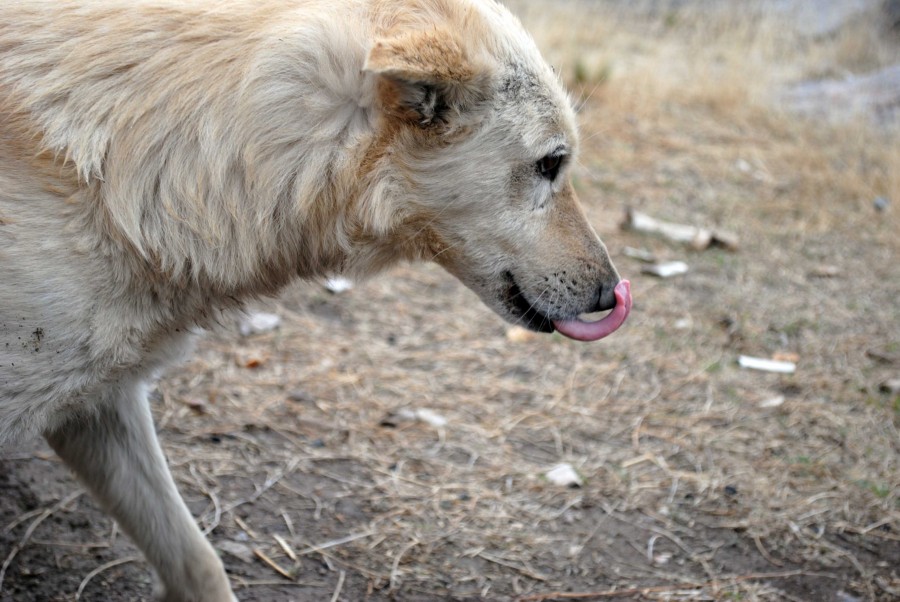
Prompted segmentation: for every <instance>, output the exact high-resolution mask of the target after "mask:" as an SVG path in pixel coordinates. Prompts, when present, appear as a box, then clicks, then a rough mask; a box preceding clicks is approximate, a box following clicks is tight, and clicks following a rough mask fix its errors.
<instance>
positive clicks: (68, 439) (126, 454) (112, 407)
mask: <svg viewBox="0 0 900 602" xmlns="http://www.w3.org/2000/svg"><path fill="white" fill-rule="evenodd" d="M105 397H107V398H106V399H101V400H98V401H99V402H100V403H99V404H98V405H99V410H97V411H96V412H95V413H91V414H89V415H88V417H87V419H85V417H84V416H79V417H78V418H77V419H74V420H72V421H71V422H70V423H69V424H68V425H66V426H65V427H64V428H62V429H60V430H58V431H56V432H54V433H50V434H48V435H47V440H48V441H49V442H50V445H51V446H53V448H54V449H55V450H56V453H58V454H59V455H60V457H61V458H62V459H63V460H65V462H66V463H67V464H68V465H69V466H70V467H71V468H72V469H73V470H74V471H75V472H76V473H77V474H78V476H79V478H80V479H81V480H82V481H83V482H84V483H85V484H86V485H87V487H88V488H89V489H90V490H91V492H92V493H93V494H94V495H95V496H97V498H98V499H99V500H100V502H101V503H102V504H103V506H104V507H105V509H106V510H107V511H108V512H109V513H110V514H112V516H113V517H114V518H115V519H116V520H117V521H118V522H119V524H120V525H121V526H122V529H123V530H124V531H125V532H126V533H128V535H129V536H130V537H131V538H132V539H133V540H134V542H135V543H136V544H137V546H138V547H139V548H140V549H141V551H142V552H143V553H144V555H145V556H146V557H147V560H148V561H149V562H150V564H152V565H153V567H154V568H155V569H156V572H157V574H158V575H159V578H160V581H161V582H162V587H163V591H162V596H161V599H162V600H164V601H165V602H227V601H229V600H234V597H233V595H232V594H231V588H230V586H229V584H228V577H227V576H226V575H225V570H224V568H223V567H222V562H221V561H220V560H219V558H218V556H217V555H216V553H215V551H214V550H213V548H212V546H211V545H210V544H209V542H208V541H206V539H205V538H204V537H203V534H202V533H201V532H200V530H199V528H198V527H197V524H196V523H195V522H194V519H193V518H192V517H191V514H190V512H189V511H188V509H187V507H186V506H185V504H184V502H183V501H182V499H181V496H180V495H179V494H178V491H177V489H176V487H175V482H174V481H173V479H172V475H171V474H170V472H169V469H168V466H167V465H166V461H165V457H164V456H163V453H162V450H161V449H160V447H159V442H158V441H157V439H156V433H155V431H154V428H153V420H152V417H151V415H150V408H149V405H148V403H147V395H146V390H145V387H144V385H143V383H131V384H129V385H118V386H115V387H110V388H109V389H108V390H107V392H106V394H105Z"/></svg>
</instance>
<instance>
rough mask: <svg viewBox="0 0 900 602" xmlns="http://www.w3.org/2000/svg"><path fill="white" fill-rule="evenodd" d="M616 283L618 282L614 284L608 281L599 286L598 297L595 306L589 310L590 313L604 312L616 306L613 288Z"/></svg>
mask: <svg viewBox="0 0 900 602" xmlns="http://www.w3.org/2000/svg"><path fill="white" fill-rule="evenodd" d="M618 283H619V282H618V280H616V281H615V282H612V281H610V282H603V283H601V284H600V295H599V296H598V298H597V305H595V306H594V308H593V309H591V312H595V311H606V310H608V309H612V308H614V307H615V306H616V293H615V288H616V285H617V284H618Z"/></svg>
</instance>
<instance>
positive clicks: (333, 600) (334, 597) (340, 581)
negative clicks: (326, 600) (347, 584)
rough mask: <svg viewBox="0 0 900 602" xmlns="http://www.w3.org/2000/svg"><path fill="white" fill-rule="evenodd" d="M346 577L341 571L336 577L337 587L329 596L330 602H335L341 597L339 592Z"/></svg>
mask: <svg viewBox="0 0 900 602" xmlns="http://www.w3.org/2000/svg"><path fill="white" fill-rule="evenodd" d="M346 576H347V573H346V572H344V571H341V574H340V575H339V576H338V582H337V585H336V586H335V588H334V593H333V594H332V595H331V602H337V601H338V596H340V595H341V590H342V589H343V588H344V578H345V577H346Z"/></svg>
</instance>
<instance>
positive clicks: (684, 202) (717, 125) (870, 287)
mask: <svg viewBox="0 0 900 602" xmlns="http://www.w3.org/2000/svg"><path fill="white" fill-rule="evenodd" d="M514 6H515V7H516V8H517V9H518V10H519V11H520V12H521V14H522V15H523V19H524V21H525V22H526V24H527V25H528V26H529V28H530V29H532V30H533V31H535V32H536V34H537V37H538V39H539V42H540V43H541V45H542V46H544V47H545V48H546V49H547V53H548V54H549V55H550V56H551V57H552V59H553V60H554V61H555V62H556V64H558V65H560V70H561V73H562V74H563V76H564V77H565V78H566V79H567V80H569V81H570V83H571V84H572V87H573V89H574V93H575V94H576V95H577V96H578V97H580V98H581V99H582V103H583V106H582V108H581V112H580V114H581V117H582V121H583V143H582V147H583V148H582V156H581V166H580V168H579V169H578V170H577V173H576V179H577V187H578V189H579V192H580V194H581V197H582V200H583V201H584V203H585V206H586V208H587V211H588V213H589V215H590V217H591V219H592V221H593V222H594V223H595V225H596V227H597V229H598V231H599V232H600V233H601V235H602V236H603V237H604V239H605V240H606V242H607V243H608V244H609V246H610V248H611V250H612V253H613V255H614V259H615V261H616V263H617V265H618V267H619V269H620V271H621V272H622V273H623V274H624V275H627V276H629V277H631V279H632V280H633V282H634V286H635V296H636V299H637V304H636V306H635V311H634V313H633V315H632V318H631V319H630V321H629V324H628V325H627V326H626V328H624V329H623V330H622V331H621V332H619V333H617V334H616V336H614V337H611V338H610V339H608V340H605V341H604V342H603V343H600V344H596V345H579V344H575V343H572V342H570V341H566V340H564V339H562V338H561V337H559V336H522V335H521V333H517V332H515V331H512V332H510V331H508V330H507V328H506V326H505V325H503V324H501V323H500V322H499V320H498V319H497V318H496V317H495V316H493V315H491V314H490V313H489V312H488V310H487V309H485V308H483V307H482V306H481V305H480V304H479V303H478V302H477V300H476V299H475V297H474V295H472V294H471V293H469V292H468V291H466V290H464V289H463V288H462V287H461V286H460V285H459V284H457V283H456V282H455V281H453V280H452V279H451V278H450V277H449V276H447V275H446V274H443V273H442V272H440V271H439V270H437V269H436V268H433V267H427V266H416V267H405V268H401V269H398V270H396V271H394V272H392V273H391V274H389V275H387V276H385V277H383V278H379V279H376V280H373V281H372V282H369V283H365V284H362V285H360V286H358V287H357V288H356V289H355V290H353V291H352V292H351V293H349V294H347V295H343V296H332V295H329V294H328V293H325V292H324V291H323V290H322V289H321V288H320V287H318V286H317V285H315V284H304V285H301V286H299V287H297V288H295V289H293V290H291V291H288V292H287V293H286V294H285V295H284V296H283V297H282V298H281V299H280V300H279V301H277V302H272V303H269V304H267V307H268V308H269V309H274V310H276V311H278V313H280V314H281V315H282V316H283V317H284V324H283V326H282V328H281V329H280V330H279V331H276V332H273V333H270V334H265V335H256V336H253V337H248V338H239V337H238V336H237V335H235V334H234V333H233V329H231V328H230V327H229V325H226V327H225V328H223V329H222V331H221V332H219V333H215V334H213V335H211V336H209V337H208V338H207V339H205V341H204V342H203V343H202V344H201V346H200V348H199V350H198V353H197V355H196V356H195V358H194V359H193V360H191V361H190V362H189V363H188V364H187V365H185V366H184V367H183V368H181V369H180V370H178V371H177V372H175V373H174V374H172V375H171V376H170V377H169V378H167V379H166V380H164V381H163V382H162V383H161V384H160V386H159V389H158V394H157V402H158V403H157V408H156V409H157V412H156V416H157V419H158V423H159V428H160V432H161V436H162V438H163V441H164V443H165V446H166V449H167V453H168V455H169V457H170V459H171V462H172V464H173V466H174V470H175V473H176V476H177V478H178V479H179V481H180V484H181V487H182V488H183V490H184V491H185V492H186V494H187V497H188V499H189V503H190V505H191V506H192V509H193V510H194V511H195V514H196V515H197V516H199V517H200V521H201V524H202V526H203V527H204V528H205V529H207V530H208V531H210V533H211V537H212V539H213V540H214V542H215V543H216V545H218V546H220V547H221V548H223V549H227V550H230V551H229V552H228V553H226V554H225V559H226V562H227V564H228V568H229V570H230V572H231V574H232V575H233V576H234V579H235V583H236V587H237V588H238V590H237V591H238V595H239V596H240V597H241V599H242V600H266V601H276V600H277V601H280V600H329V599H331V600H338V599H341V600H350V601H355V600H363V599H367V598H368V599H373V600H382V599H396V600H404V601H409V600H437V599H487V600H509V599H520V600H544V599H546V600H550V599H560V600H562V599H594V600H597V599H610V598H619V599H647V600H734V599H742V600H839V599H840V600H854V599H865V600H889V599H896V597H897V596H900V574H898V571H897V566H900V479H898V475H900V460H898V458H900V434H898V424H900V399H898V398H897V397H896V396H891V395H889V394H886V393H883V392H881V391H880V390H879V384H880V383H881V382H883V381H885V380H886V379H888V378H891V377H897V375H898V371H900V328H898V327H900V306H898V304H897V298H898V295H900V264H898V257H900V237H898V236H897V232H898V227H900V148H898V145H897V144H896V137H895V136H894V135H893V134H890V133H887V132H885V131H883V130H878V129H876V128H873V127H871V126H870V125H869V124H868V123H853V124H844V125H823V124H817V123H811V122H805V121H802V120H799V119H796V118H794V117H791V116H790V115H785V114H781V113H779V112H777V111H774V110H772V109H771V101H772V98H773V90H775V89H777V87H778V86H779V85H780V84H781V83H783V82H786V81H793V80H797V79H801V78H803V77H807V76H816V75H824V74H832V73H839V72H842V71H843V70H847V69H854V70H855V69H867V68H869V67H872V66H879V65H882V64H885V63H887V62H889V61H891V60H894V58H896V56H897V54H896V52H897V50H896V47H895V46H892V45H891V44H890V43H889V42H888V41H887V40H886V39H884V38H883V37H880V36H878V35H876V34H874V33H869V32H868V30H865V31H862V30H860V29H856V28H853V29H850V30H848V31H847V32H845V33H843V34H841V35H840V36H838V38H837V39H831V40H823V41H818V42H811V41H808V40H807V41H803V40H802V39H800V38H798V37H797V36H796V35H794V34H792V33H791V32H789V31H786V30H784V29H782V28H779V27H775V26H774V25H773V24H772V22H771V21H768V20H766V19H763V18H761V17H759V16H752V15H751V16H752V17H753V18H744V17H745V16H746V15H734V14H724V13H723V14H720V15H718V17H716V15H713V18H710V16H709V15H706V17H705V18H703V19H701V18H700V17H699V16H697V15H696V14H692V13H690V12H689V11H682V12H679V13H676V14H667V13H664V14H661V15H657V16H652V17H648V16H647V14H646V13H641V12H640V11H636V12H635V11H629V12H626V11H610V12H602V11H603V7H604V6H606V7H607V8H608V6H607V5H605V4H604V3H600V2H572V3H554V4H553V7H552V10H551V9H550V8H548V5H547V4H546V3H537V2H525V1H522V2H516V3H514ZM573 24H575V25H574V26H573ZM875 196H884V197H887V198H890V199H892V201H893V205H892V206H891V207H890V208H889V209H888V211H886V212H884V213H876V212H875V211H874V209H873V208H872V200H873V198H874V197H875ZM626 206H633V207H638V208H641V209H642V210H645V211H648V212H650V213H652V214H655V215H658V216H660V217H663V218H667V219H672V220H676V221H684V222H690V223H707V224H710V223H711V224H718V225H721V226H723V227H725V228H727V229H731V230H734V231H737V232H739V234H740V235H741V250H740V251H739V252H738V253H728V252H725V251H722V250H710V251H705V252H690V251H687V250H685V249H683V248H681V247H678V246H673V245H671V244H669V243H666V242H663V241H661V240H657V239H649V238H646V237H643V236H641V235H639V234H636V233H633V232H623V231H620V230H619V228H618V224H619V221H620V219H621V217H622V214H623V211H624V208H625V207H626ZM625 246H633V247H645V248H648V249H650V250H652V251H654V252H655V253H656V254H657V255H658V256H660V257H663V258H672V259H675V258H678V259H684V260H686V261H687V262H688V263H690V265H691V272H689V274H688V275H686V276H684V277H682V278H681V279H678V280H672V281H668V280H666V281H660V280H653V279H651V278H650V277H647V276H643V275H641V274H640V273H639V268H640V266H639V264H638V263H636V262H635V261H634V260H631V259H628V258H627V257H625V256H624V255H623V254H622V252H621V249H622V248H623V247H625ZM822 265H832V266H835V267H836V268H837V276H835V277H833V278H817V277H815V276H814V273H815V271H816V268H817V267H819V266H822ZM777 353H782V354H795V355H796V356H797V357H798V358H799V362H798V363H799V369H798V372H797V374H795V375H792V376H778V375H771V374H764V373H751V372H747V371H743V370H741V369H739V368H738V367H737V366H736V364H735V358H736V356H737V355H738V354H750V355H757V356H764V357H770V356H772V355H774V354H777ZM250 366H253V367H250ZM772 399H780V400H781V401H780V403H778V404H773V403H767V402H770V401H771V400H772ZM421 409H430V410H432V411H434V412H435V413H437V414H439V415H440V416H442V417H444V418H445V419H446V420H447V423H446V425H443V426H433V425H430V424H428V423H427V422H425V421H422V420H416V419H408V418H404V417H403V416H404V413H403V411H404V410H421ZM40 458H41V456H40V455H39V457H37V458H34V457H14V458H10V459H8V460H7V462H8V463H12V464H15V465H16V466H15V468H16V469H17V470H20V471H21V470H26V471H27V470H31V471H33V474H38V475H41V474H43V473H41V472H38V467H40V470H44V471H50V473H49V474H51V475H55V476H52V477H51V480H52V479H59V475H62V474H64V470H63V469H62V468H61V467H59V466H58V465H56V464H52V460H46V459H40ZM48 462H49V463H51V465H50V466H49V468H48V467H47V466H46V465H47V463H48ZM560 462H568V463H570V464H572V465H573V466H574V467H575V468H576V469H577V471H578V472H579V474H581V475H582V476H583V477H584V479H585V483H584V485H583V486H582V487H581V488H577V489H567V488H559V487H557V486H554V485H552V484H551V483H549V482H548V481H547V480H546V479H545V478H544V477H543V474H544V472H545V471H546V470H547V469H549V468H551V467H552V466H553V465H555V464H557V463H560ZM73 487H74V486H73V485H71V484H70V483H69V482H68V481H63V485H60V489H59V490H58V491H56V490H54V494H53V495H52V496H51V497H50V498H49V499H47V500H44V501H42V502H41V503H40V504H36V505H37V506H38V510H37V511H36V512H34V513H32V514H24V513H20V514H16V513H12V514H10V513H9V512H8V513H7V515H5V516H9V520H7V521H6V523H8V524H10V528H8V529H7V530H6V531H5V532H4V533H5V539H0V542H5V541H10V542H14V543H15V545H16V546H18V547H17V548H16V549H17V551H18V555H17V556H16V558H15V559H14V561H13V562H11V563H10V569H9V571H8V573H7V577H6V580H7V584H9V583H12V584H13V586H14V587H16V588H18V589H16V590H14V591H16V592H18V593H17V594H14V598H11V599H15V600H17V601H18V600H28V599H35V600H37V599H41V600H45V599H54V600H56V599H59V600H62V599H67V600H68V599H71V598H72V595H73V594H74V592H76V591H77V590H78V589H79V588H81V590H82V591H83V597H82V599H87V600H95V599H96V600H99V599H104V600H118V599H123V600H124V599H133V597H134V596H133V595H129V594H128V593H122V592H125V591H128V590H121V589H117V588H121V587H124V586H122V585H121V584H122V583H125V582H134V581H140V579H141V575H142V573H141V572H140V565H138V566H137V567H133V566H130V565H129V566H113V565H112V564H109V565H107V564H105V563H107V562H108V561H111V560H114V559H115V558H117V557H120V556H127V555H128V554H129V553H130V552H128V550H127V545H126V544H122V542H121V537H117V536H116V534H115V531H114V530H113V534H112V535H110V530H111V528H110V525H109V523H108V522H106V519H103V518H100V517H99V516H98V515H97V514H96V512H95V511H93V510H92V509H91V507H90V505H89V502H87V501H84V500H82V499H81V498H79V500H77V501H75V502H72V503H71V504H68V505H67V504H61V503H58V500H60V499H65V496H66V495H67V494H68V493H69V492H70V491H71V490H72V488H73ZM45 507H46V508H51V509H53V512H54V513H56V514H59V515H65V516H66V517H67V518H66V521H65V522H68V523H75V524H76V525H77V524H81V525H82V526H81V528H80V530H76V531H75V534H74V535H72V534H71V529H70V528H69V526H68V525H66V524H63V525H62V527H56V528H55V530H52V531H50V532H49V533H47V532H45V531H44V530H45V529H49V528H50V525H51V524H52V523H53V521H52V520H51V519H49V518H47V516H45V515H47V514H48V513H47V512H43V513H41V509H43V508H45ZM32 516H38V518H41V517H43V518H41V520H42V522H41V523H40V524H39V525H35V527H34V528H33V529H31V532H28V533H27V534H28V535H29V537H30V542H26V543H25V544H24V545H21V546H19V542H20V541H21V540H23V534H24V533H25V532H26V529H29V520H30V519H31V517H32ZM48 516H49V515H48ZM23 517H24V518H23ZM45 519H46V520H45ZM4 520H6V519H4ZM14 521H15V524H13V522H14ZM3 526H5V525H0V527H3ZM61 533H62V534H61ZM73 539H74V542H73ZM90 541H94V542H99V543H97V544H96V546H90V545H89V544H86V543H85V542H90ZM79 545H80V546H81V547H79ZM123 548H125V549H124V550H123ZM88 549H90V550H91V553H92V554H93V556H94V557H93V558H92V557H91V556H90V555H89V554H88V553H87V550H88ZM48 550H49V551H51V552H52V555H53V556H54V558H55V560H54V561H53V562H51V561H49V560H47V558H46V556H47V554H46V551H48ZM54 563H55V565H56V566H64V567H68V569H65V570H63V571H61V572H62V573H63V574H65V573H66V572H67V571H68V572H69V573H71V574H72V577H71V579H72V580H71V581H69V582H65V581H62V580H60V581H59V582H54V587H55V588H56V589H55V590H50V589H48V587H49V586H47V585H46V582H47V575H48V574H50V573H53V574H55V573H54V571H55V572H60V571H59V569H56V568H53V567H54ZM48 567H49V568H48ZM72 567H74V568H72ZM95 567H103V570H102V571H100V572H99V573H97V572H93V573H92V569H94V568H95ZM88 575H89V576H90V577H91V579H90V581H89V582H87V579H85V577H86V576H88ZM122 575H126V576H127V579H125V578H123V577H122ZM42 587H43V588H44V589H41V588H42ZM146 591H147V588H145V589H144V590H142V593H143V595H146ZM34 592H37V593H34ZM29 596H31V597H29ZM54 596H55V597H54ZM92 596H93V597H92ZM840 596H843V597H840ZM4 599H5V598H4Z"/></svg>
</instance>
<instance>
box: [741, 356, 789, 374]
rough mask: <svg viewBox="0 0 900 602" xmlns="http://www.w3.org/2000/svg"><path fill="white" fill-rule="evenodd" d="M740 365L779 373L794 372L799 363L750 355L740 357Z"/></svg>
mask: <svg viewBox="0 0 900 602" xmlns="http://www.w3.org/2000/svg"><path fill="white" fill-rule="evenodd" d="M738 365H739V366H740V367H741V368H748V369H750V370H761V371H763V372H777V373H779V374H793V373H794V372H795V371H796V370H797V364H796V363H795V362H785V361H779V360H769V359H764V358H761V357H750V356H749V355H742V356H740V357H738Z"/></svg>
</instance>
